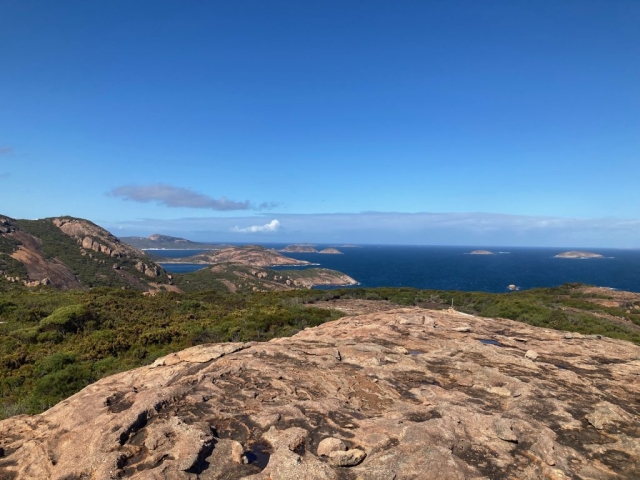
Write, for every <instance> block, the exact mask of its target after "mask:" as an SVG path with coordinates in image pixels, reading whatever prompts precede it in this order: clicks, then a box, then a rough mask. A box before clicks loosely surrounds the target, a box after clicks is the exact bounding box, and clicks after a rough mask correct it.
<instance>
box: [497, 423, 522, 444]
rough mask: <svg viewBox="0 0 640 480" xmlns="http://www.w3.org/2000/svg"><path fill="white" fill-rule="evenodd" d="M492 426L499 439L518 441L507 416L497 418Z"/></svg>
mask: <svg viewBox="0 0 640 480" xmlns="http://www.w3.org/2000/svg"><path fill="white" fill-rule="evenodd" d="M493 426H494V428H495V429H496V434H497V435H498V438H499V439H501V440H504V441H505V442H515V443H518V437H517V436H516V434H515V432H514V431H513V427H512V423H511V420H509V419H507V418H498V419H496V421H495V422H493Z"/></svg>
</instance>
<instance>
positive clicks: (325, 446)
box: [318, 437, 347, 457]
mask: <svg viewBox="0 0 640 480" xmlns="http://www.w3.org/2000/svg"><path fill="white" fill-rule="evenodd" d="M346 449H347V445H346V444H345V443H344V442H343V441H342V440H340V439H339V438H333V437H327V438H325V439H324V440H322V441H321V442H320V443H319V444H318V456H321V457H326V456H328V455H329V454H330V453H331V452H336V451H339V452H343V451H345V450H346Z"/></svg>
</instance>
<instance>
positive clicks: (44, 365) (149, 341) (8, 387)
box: [0, 272, 640, 418]
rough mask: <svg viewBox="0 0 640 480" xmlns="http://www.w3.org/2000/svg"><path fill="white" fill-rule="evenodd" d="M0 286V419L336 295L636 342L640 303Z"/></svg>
mask: <svg viewBox="0 0 640 480" xmlns="http://www.w3.org/2000/svg"><path fill="white" fill-rule="evenodd" d="M196 274H197V272H196ZM191 275H192V274H189V275H184V276H183V277H184V278H190V276H191ZM184 278H183V280H181V281H185V280H184ZM0 285H4V291H2V290H1V289H0V418H3V417H7V416H10V415H14V414H18V413H37V412H40V411H43V410H44V409H46V408H49V407H50V406H52V405H54V404H55V403H57V402H58V401H60V400H62V399H63V398H66V397H67V396H69V395H72V394H73V393H75V392H77V391H78V390H80V389H81V388H83V387H84V386H86V385H88V384H89V383H91V382H93V381H95V380H97V379H99V378H102V377H104V376H106V375H110V374H113V373H116V372H119V371H123V370H127V369H130V368H134V367H137V366H141V365H145V364H149V363H151V362H152V361H153V360H155V359H156V358H158V357H159V356H162V355H165V354H167V353H169V352H171V351H177V350H180V349H183V348H186V347H189V346H192V345H197V344H202V343H211V342H227V341H250V340H256V341H265V340H269V339H271V338H274V337H277V336H286V335H292V334H294V333H296V332H297V331H299V330H301V329H303V328H305V327H311V326H316V325H319V324H321V323H323V322H326V321H329V320H333V319H336V318H338V317H339V316H341V314H339V313H338V312H336V311H333V310H330V309H329V307H330V305H331V303H329V301H330V300H333V299H338V298H346V299H366V300H387V301H390V302H393V303H396V304H398V305H416V306H421V307H426V308H448V307H449V306H450V305H451V303H452V302H453V305H454V307H455V308H456V309H458V310H460V311H463V312H466V313H471V314H477V315H481V316H490V317H504V318H510V319H513V320H517V321H521V322H525V323H528V324H531V325H536V326H541V327H549V328H555V329H560V330H568V331H576V332H580V333H584V334H600V335H606V336H610V337H613V338H619V339H624V340H628V341H632V342H634V343H636V344H640V328H638V327H636V326H640V301H637V302H636V301H628V302H626V303H625V302H621V303H620V304H619V305H618V306H616V307H607V306H603V305H601V304H598V303H594V300H598V298H599V297H594V296H593V295H590V294H587V293H585V291H584V289H582V288H580V286H578V285H565V286H562V287H559V288H547V289H534V290H527V291H522V292H513V293H508V294H488V293H479V292H446V291H434V290H416V289H410V288H400V289H394V288H376V289H364V288H350V289H339V290H295V291H281V292H269V293H264V292H252V291H247V292H242V293H226V288H224V290H225V293H223V289H222V287H221V288H220V289H219V291H216V290H207V291H201V292H192V293H182V294H178V293H169V292H163V293H158V294H157V295H155V296H146V295H143V294H142V293H141V292H138V291H132V290H122V289H120V288H118V289H116V288H105V287H100V288H93V289H91V290H74V291H66V292H61V291H55V290H53V289H51V288H49V287H44V286H43V287H38V288H35V289H26V288H17V287H15V286H12V285H9V284H8V283H7V282H6V281H1V280H0ZM603 296H605V297H606V295H603ZM308 304H315V305H314V306H313V307H310V306H309V305H308ZM318 306H326V307H327V308H317V307H318Z"/></svg>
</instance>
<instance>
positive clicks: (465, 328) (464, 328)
mask: <svg viewBox="0 0 640 480" xmlns="http://www.w3.org/2000/svg"><path fill="white" fill-rule="evenodd" d="M453 331H454V332H460V333H466V332H470V331H471V327H469V326H468V325H465V326H462V327H455V328H454V329H453Z"/></svg>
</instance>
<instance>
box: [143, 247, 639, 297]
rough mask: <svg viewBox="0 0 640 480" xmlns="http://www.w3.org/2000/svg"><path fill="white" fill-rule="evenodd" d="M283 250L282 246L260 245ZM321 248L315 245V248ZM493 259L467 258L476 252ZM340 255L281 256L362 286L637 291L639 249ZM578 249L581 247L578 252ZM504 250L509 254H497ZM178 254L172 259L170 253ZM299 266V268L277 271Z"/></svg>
mask: <svg viewBox="0 0 640 480" xmlns="http://www.w3.org/2000/svg"><path fill="white" fill-rule="evenodd" d="M264 246H266V247H269V248H277V249H280V248H283V247H284V245H281V244H277V245H273V244H270V245H264ZM326 246H327V245H317V246H316V248H317V249H321V248H325V247H326ZM481 248H484V249H487V250H491V251H492V252H495V253H496V254H495V255H468V253H469V252H471V251H473V250H477V249H481ZM338 249H339V250H340V251H342V252H343V253H344V254H343V255H323V254H319V253H287V254H286V255H287V256H290V257H293V258H297V259H300V260H307V261H309V262H312V263H318V264H320V266H321V267H324V268H331V269H334V270H339V271H341V272H344V273H346V274H347V275H350V276H351V277H353V278H355V279H356V280H357V281H358V282H360V286H362V287H383V286H384V287H415V288H423V289H436V290H466V291H483V292H505V291H507V286H508V285H510V284H514V285H517V286H518V287H520V289H522V290H524V289H528V288H534V287H552V286H558V285H562V284H563V283H567V282H582V283H586V284H590V285H596V286H601V287H611V288H616V289H620V290H629V291H633V292H640V250H618V249H588V251H590V252H595V253H600V254H601V255H604V256H605V257H606V258H594V259H586V260H579V259H564V258H553V256H554V255H556V254H558V253H561V252H564V251H567V250H578V249H571V248H564V249H563V248H523V247H500V248H498V247H490V248H487V247H433V246H389V245H384V246H382V245H381V246H372V245H368V246H363V247H358V248H340V247H339V248H338ZM581 250H584V249H581ZM199 252H200V251H193V250H192V251H184V250H181V251H180V250H174V251H169V250H165V251H162V252H159V251H153V252H150V253H154V254H156V255H160V254H163V255H167V256H173V257H177V256H179V255H180V256H183V257H184V256H188V255H195V254H196V253H199ZM498 252H509V253H498ZM176 253H178V255H177V254H176ZM163 266H164V267H165V268H166V269H167V271H170V272H176V273H185V272H189V271H194V270H197V269H199V268H202V265H170V264H163ZM282 268H286V269H291V268H305V267H282Z"/></svg>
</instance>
